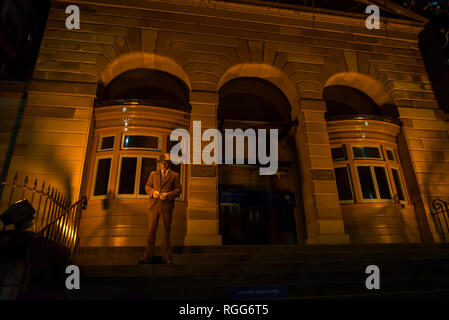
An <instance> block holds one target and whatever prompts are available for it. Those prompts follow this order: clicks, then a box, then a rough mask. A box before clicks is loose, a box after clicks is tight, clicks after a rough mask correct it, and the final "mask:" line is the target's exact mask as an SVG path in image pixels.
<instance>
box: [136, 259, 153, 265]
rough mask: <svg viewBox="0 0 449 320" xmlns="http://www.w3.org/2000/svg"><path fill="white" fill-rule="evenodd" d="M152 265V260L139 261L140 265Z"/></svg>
mask: <svg viewBox="0 0 449 320" xmlns="http://www.w3.org/2000/svg"><path fill="white" fill-rule="evenodd" d="M151 263H152V259H151V258H140V259H139V264H151Z"/></svg>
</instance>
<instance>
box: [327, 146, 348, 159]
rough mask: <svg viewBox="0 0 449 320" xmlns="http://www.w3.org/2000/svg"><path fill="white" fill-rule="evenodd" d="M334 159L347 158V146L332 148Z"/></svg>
mask: <svg viewBox="0 0 449 320" xmlns="http://www.w3.org/2000/svg"><path fill="white" fill-rule="evenodd" d="M331 152H332V159H333V160H346V150H345V147H344V146H343V147H340V148H332V149H331Z"/></svg>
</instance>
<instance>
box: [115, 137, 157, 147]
mask: <svg viewBox="0 0 449 320" xmlns="http://www.w3.org/2000/svg"><path fill="white" fill-rule="evenodd" d="M123 147H124V148H145V149H158V147H159V138H158V137H152V136H125V141H124V143H123Z"/></svg>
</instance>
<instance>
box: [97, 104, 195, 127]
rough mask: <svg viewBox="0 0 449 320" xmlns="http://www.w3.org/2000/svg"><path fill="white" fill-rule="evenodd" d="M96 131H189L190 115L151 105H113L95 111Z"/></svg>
mask: <svg viewBox="0 0 449 320" xmlns="http://www.w3.org/2000/svg"><path fill="white" fill-rule="evenodd" d="M94 117H95V129H101V128H108V127H121V126H123V127H124V126H125V123H127V126H134V127H136V126H137V127H139V126H142V127H156V128H163V129H168V130H174V129H178V128H179V129H187V130H188V129H189V127H190V114H189V113H186V112H183V111H179V110H174V109H169V108H161V107H155V106H149V105H141V104H139V105H129V104H127V105H115V106H114V105H113V106H106V107H97V108H95V109H94Z"/></svg>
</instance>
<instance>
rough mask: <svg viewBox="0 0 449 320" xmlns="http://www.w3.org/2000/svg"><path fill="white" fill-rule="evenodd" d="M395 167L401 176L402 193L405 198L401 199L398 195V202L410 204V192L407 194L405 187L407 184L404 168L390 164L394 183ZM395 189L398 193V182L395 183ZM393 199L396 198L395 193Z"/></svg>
mask: <svg viewBox="0 0 449 320" xmlns="http://www.w3.org/2000/svg"><path fill="white" fill-rule="evenodd" d="M393 169H394V170H397V171H398V176H399V183H400V185H401V188H402V194H403V195H404V200H399V197H398V202H399V203H400V204H408V203H409V202H408V194H407V190H406V189H405V184H404V175H403V174H402V170H401V168H400V167H399V166H398V165H392V166H390V171H391V179H392V181H393V183H394V176H393ZM394 189H395V191H396V194H397V190H396V183H394ZM393 199H394V195H393Z"/></svg>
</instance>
